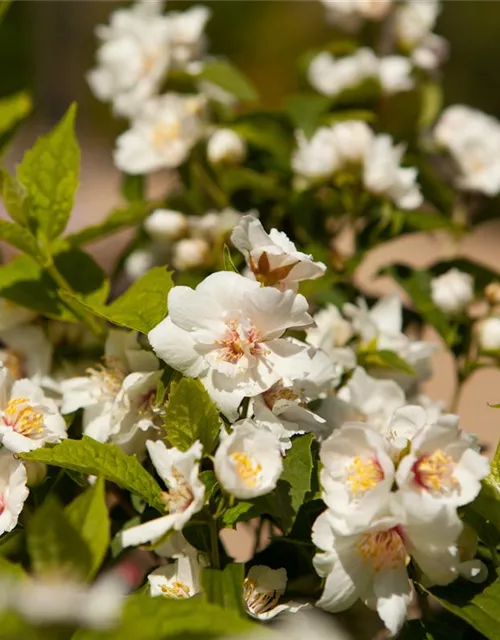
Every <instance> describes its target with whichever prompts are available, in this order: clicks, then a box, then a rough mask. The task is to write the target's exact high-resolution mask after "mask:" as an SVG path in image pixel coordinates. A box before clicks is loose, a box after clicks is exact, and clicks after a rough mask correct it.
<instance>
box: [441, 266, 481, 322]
mask: <svg viewBox="0 0 500 640" xmlns="http://www.w3.org/2000/svg"><path fill="white" fill-rule="evenodd" d="M431 297H432V301H433V302H434V304H435V305H436V307H437V308H438V309H440V310H441V311H443V312H444V313H449V314H457V313H461V312H462V311H464V309H465V308H466V307H467V305H468V304H469V302H471V301H472V299H473V297H474V279H473V277H472V276H471V275H470V274H469V273H464V272H463V271H459V270H458V269H450V270H449V271H447V272H446V273H443V275H441V276H438V277H436V278H433V279H432V280H431Z"/></svg>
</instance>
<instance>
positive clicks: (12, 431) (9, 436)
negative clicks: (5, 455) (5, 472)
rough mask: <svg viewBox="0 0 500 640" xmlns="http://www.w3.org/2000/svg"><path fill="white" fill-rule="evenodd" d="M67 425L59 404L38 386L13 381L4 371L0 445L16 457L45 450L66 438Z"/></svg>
mask: <svg viewBox="0 0 500 640" xmlns="http://www.w3.org/2000/svg"><path fill="white" fill-rule="evenodd" d="M66 436H67V434H66V423H65V421H64V418H63V417H62V416H61V414H60V413H59V410H58V408H57V405H56V403H55V402H54V400H52V399H51V398H48V397H47V396H46V395H45V394H44V392H43V391H42V389H41V388H40V387H38V386H37V385H36V384H34V383H33V382H31V380H28V379H27V378H23V379H21V380H12V377H11V375H10V373H9V371H8V369H7V368H5V367H2V368H1V369H0V442H1V443H2V444H3V446H4V447H5V448H6V449H9V450H10V451H12V452H13V453H23V452H25V451H32V450H33V449H38V448H39V447H43V446H44V445H45V444H46V443H48V442H50V443H56V442H60V441H61V440H63V439H64V438H66Z"/></svg>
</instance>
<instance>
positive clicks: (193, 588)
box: [148, 554, 202, 600]
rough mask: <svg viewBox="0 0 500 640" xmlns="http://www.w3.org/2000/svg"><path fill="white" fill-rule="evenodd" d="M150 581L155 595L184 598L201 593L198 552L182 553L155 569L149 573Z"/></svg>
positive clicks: (151, 590) (175, 598)
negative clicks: (171, 561)
mask: <svg viewBox="0 0 500 640" xmlns="http://www.w3.org/2000/svg"><path fill="white" fill-rule="evenodd" d="M148 582H149V589H150V593H151V595H152V596H153V597H157V596H163V597H164V598H172V599H174V600H183V599H185V598H192V597H193V596H195V595H197V594H198V593H201V591H202V587H201V572H200V565H199V562H198V558H197V554H196V555H195V554H192V555H181V556H179V557H178V558H176V560H175V561H174V562H173V563H170V564H166V565H163V566H162V567H159V568H158V569H155V570H154V571H153V572H152V573H150V574H149V576H148Z"/></svg>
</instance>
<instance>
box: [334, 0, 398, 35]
mask: <svg viewBox="0 0 500 640" xmlns="http://www.w3.org/2000/svg"><path fill="white" fill-rule="evenodd" d="M321 2H322V3H323V4H324V5H325V9H326V11H327V19H328V21H329V22H330V23H331V24H334V25H336V26H339V27H341V28H342V29H346V30H347V31H355V30H357V29H358V28H359V27H360V26H361V25H362V24H363V22H364V20H374V21H379V20H382V18H384V17H385V16H386V14H387V13H388V12H389V10H390V9H391V6H392V0H321Z"/></svg>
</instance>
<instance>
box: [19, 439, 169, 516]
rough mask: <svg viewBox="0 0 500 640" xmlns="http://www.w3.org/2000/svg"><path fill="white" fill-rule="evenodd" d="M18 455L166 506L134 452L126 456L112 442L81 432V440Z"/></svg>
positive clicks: (155, 505) (160, 508)
mask: <svg viewBox="0 0 500 640" xmlns="http://www.w3.org/2000/svg"><path fill="white" fill-rule="evenodd" d="M20 457H22V458H24V459H26V460H38V461H39V462H45V463H46V464H50V465H52V466H55V467H62V468H63V469H71V470H72V471H79V472H80V473H84V474H87V475H92V476H102V477H103V478H105V479H106V480H110V481H111V482H114V483H115V484H117V485H118V486H120V487H122V488H123V489H127V491H131V492H132V493H135V494H136V495H138V496H140V497H141V498H143V500H145V501H146V502H147V503H148V504H149V505H151V506H152V507H155V508H156V509H158V511H160V512H163V511H164V510H165V509H164V503H163V502H162V500H161V488H160V486H159V484H158V483H157V482H156V481H155V479H154V478H153V476H151V475H150V474H149V473H148V472H147V471H146V469H144V467H143V466H142V465H141V463H140V462H139V461H138V460H137V458H136V456H128V455H127V454H126V453H123V451H122V450H121V449H119V448H118V447H117V446H116V445H114V444H104V443H102V442H98V441H97V440H94V439H93V438H89V437H87V436H84V437H83V439H82V440H64V441H63V442H61V443H60V444H57V445H55V446H54V447H51V448H49V447H44V448H43V449H36V450H35V451H31V452H29V453H23V454H20Z"/></svg>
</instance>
